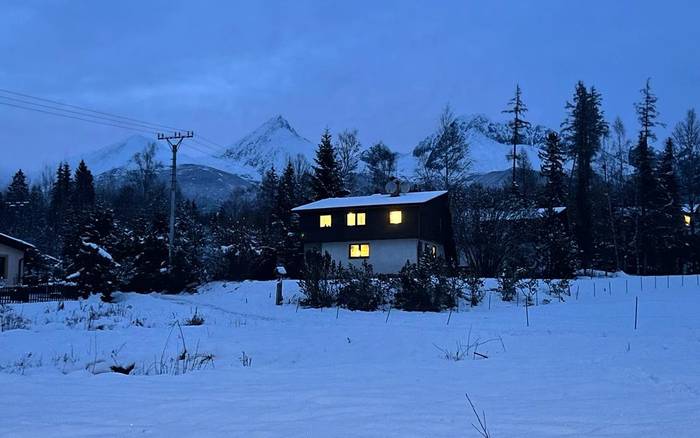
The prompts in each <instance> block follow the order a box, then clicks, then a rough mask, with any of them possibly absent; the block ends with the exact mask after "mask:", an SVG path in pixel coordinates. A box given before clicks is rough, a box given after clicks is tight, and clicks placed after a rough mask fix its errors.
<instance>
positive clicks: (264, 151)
mask: <svg viewBox="0 0 700 438" xmlns="http://www.w3.org/2000/svg"><path fill="white" fill-rule="evenodd" d="M319 136H320V133H319ZM315 151H316V144H315V143H313V142H311V141H309V140H308V139H306V138H304V137H302V136H301V135H299V134H298V133H297V131H296V130H294V128H293V127H292V126H291V125H290V124H289V122H288V121H287V120H286V119H285V118H284V117H282V116H281V115H277V116H275V117H272V118H271V119H269V120H268V121H266V122H265V123H263V124H262V125H260V126H259V127H258V128H256V129H255V130H254V131H253V132H251V133H249V134H248V135H246V136H244V137H243V138H241V139H240V140H238V141H237V142H236V143H234V144H233V145H232V146H231V147H229V148H228V149H227V150H226V152H224V154H223V158H228V159H231V160H235V161H237V162H240V163H242V164H245V165H247V166H251V167H253V168H256V169H257V170H258V172H259V173H260V174H262V173H263V172H265V171H266V170H268V169H269V168H270V167H272V166H275V168H276V169H277V170H278V171H279V172H281V170H282V169H284V167H285V166H286V165H287V161H294V160H295V159H296V158H297V157H302V158H303V159H304V160H306V162H307V163H309V162H311V160H312V159H313V156H314V154H315Z"/></svg>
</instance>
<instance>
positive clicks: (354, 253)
mask: <svg viewBox="0 0 700 438" xmlns="http://www.w3.org/2000/svg"><path fill="white" fill-rule="evenodd" d="M367 257H369V243H351V244H350V258H351V259H365V258H367Z"/></svg>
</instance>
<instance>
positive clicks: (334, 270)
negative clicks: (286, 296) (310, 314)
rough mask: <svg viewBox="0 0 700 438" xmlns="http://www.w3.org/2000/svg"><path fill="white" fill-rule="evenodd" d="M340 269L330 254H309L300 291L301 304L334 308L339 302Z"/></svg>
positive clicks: (307, 254) (300, 283)
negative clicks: (338, 281) (301, 296)
mask: <svg viewBox="0 0 700 438" xmlns="http://www.w3.org/2000/svg"><path fill="white" fill-rule="evenodd" d="M337 275H338V267H337V266H336V264H335V262H334V261H333V260H332V259H331V256H330V255H329V254H328V253H324V254H323V255H322V254H320V253H318V252H313V251H310V252H307V253H306V260H305V263H304V269H303V271H302V275H301V280H299V290H300V291H301V293H302V294H303V295H304V296H303V298H302V299H301V301H300V304H301V305H303V306H306V307H315V308H319V307H332V306H333V305H335V303H336V301H337V288H338V287H337V282H335V281H334V279H335V278H336V277H337Z"/></svg>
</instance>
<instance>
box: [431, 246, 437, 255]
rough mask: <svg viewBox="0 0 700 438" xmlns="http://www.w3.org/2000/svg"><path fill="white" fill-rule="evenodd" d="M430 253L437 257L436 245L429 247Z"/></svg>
mask: <svg viewBox="0 0 700 438" xmlns="http://www.w3.org/2000/svg"><path fill="white" fill-rule="evenodd" d="M430 255H432V256H433V257H437V246H435V245H433V246H431V247H430Z"/></svg>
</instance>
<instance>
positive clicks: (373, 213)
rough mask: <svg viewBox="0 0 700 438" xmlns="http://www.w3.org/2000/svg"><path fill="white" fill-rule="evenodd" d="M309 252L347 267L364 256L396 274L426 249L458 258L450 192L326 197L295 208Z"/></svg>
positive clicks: (380, 270)
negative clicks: (321, 255) (324, 256)
mask: <svg viewBox="0 0 700 438" xmlns="http://www.w3.org/2000/svg"><path fill="white" fill-rule="evenodd" d="M292 211H293V212H294V213H297V214H298V215H299V224H300V227H301V231H302V239H303V242H304V252H305V253H306V252H308V251H318V252H321V253H324V252H327V253H328V254H330V256H331V257H332V259H333V260H335V261H336V262H337V263H341V264H342V265H344V266H348V265H349V264H356V265H360V264H361V263H362V262H363V261H364V260H366V261H367V262H368V263H369V264H371V265H372V267H373V268H374V271H375V272H377V273H386V274H392V273H397V272H399V271H400V270H401V268H402V267H403V266H404V265H405V264H406V262H407V261H408V262H412V263H416V262H417V261H418V260H419V258H420V256H421V255H422V254H423V253H424V252H428V253H430V254H432V255H434V256H442V257H445V258H448V259H452V258H453V257H454V253H455V251H454V244H453V236H452V219H451V215H450V207H449V200H448V194H447V192H446V191H431V192H412V193H394V194H377V195H370V196H351V197H347V198H327V199H321V200H320V201H316V202H311V203H309V204H305V205H301V206H299V207H296V208H294V209H292Z"/></svg>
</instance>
